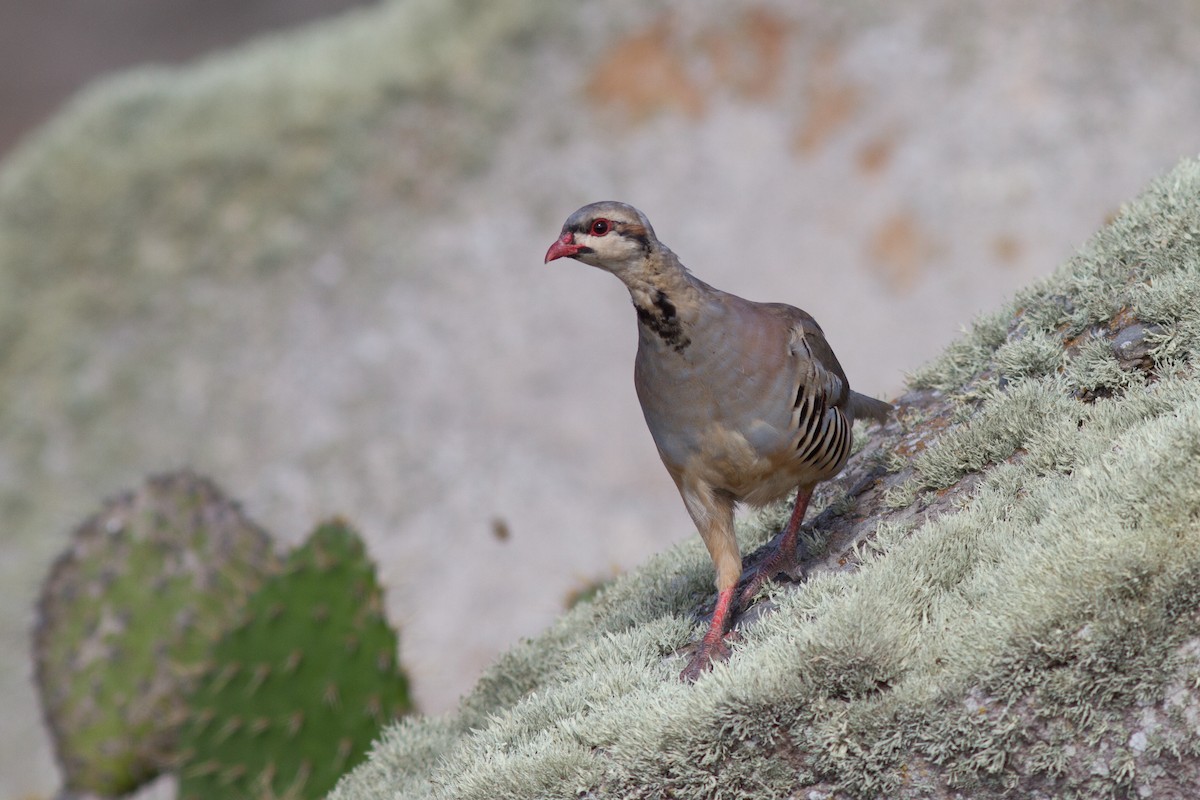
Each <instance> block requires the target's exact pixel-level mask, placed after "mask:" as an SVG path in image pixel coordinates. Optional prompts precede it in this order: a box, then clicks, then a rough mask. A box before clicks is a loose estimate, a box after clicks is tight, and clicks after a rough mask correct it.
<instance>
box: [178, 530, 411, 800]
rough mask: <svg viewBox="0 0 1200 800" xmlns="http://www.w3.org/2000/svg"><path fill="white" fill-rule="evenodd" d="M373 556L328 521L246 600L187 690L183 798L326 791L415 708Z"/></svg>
mask: <svg viewBox="0 0 1200 800" xmlns="http://www.w3.org/2000/svg"><path fill="white" fill-rule="evenodd" d="M396 650H397V635H396V632H395V630H393V629H392V628H391V626H389V625H388V623H387V620H386V619H385V618H384V614H383V596H382V592H381V591H380V588H379V584H378V582H377V580H376V577H375V565H374V564H373V563H372V562H371V560H370V559H369V558H368V557H367V555H366V551H365V549H364V547H363V544H362V541H361V540H360V539H359V538H358V535H357V534H356V533H355V532H354V531H353V530H351V529H350V528H349V527H348V526H346V524H345V523H343V522H340V521H333V522H329V523H326V524H325V525H322V526H320V527H319V528H317V530H316V531H315V532H314V533H313V534H312V536H311V537H310V538H309V540H308V541H307V542H306V543H305V544H304V545H303V546H302V547H300V548H298V549H297V550H296V551H295V552H293V553H292V554H291V555H290V556H289V557H288V560H287V563H286V565H285V567H284V569H283V571H282V572H281V573H280V574H278V575H276V576H273V577H271V578H270V579H268V580H267V582H266V583H264V584H263V586H262V588H260V589H259V590H258V591H257V592H256V593H255V594H254V595H253V596H252V597H251V598H250V599H249V601H248V602H247V605H246V608H245V610H244V612H243V613H242V614H241V615H239V623H238V625H236V626H235V627H233V628H232V629H231V630H229V631H228V632H227V633H226V634H225V636H224V637H223V638H222V639H221V640H220V641H219V642H217V643H216V645H215V646H214V647H213V649H212V652H211V657H210V659H209V669H208V672H207V674H206V675H205V676H204V677H203V678H202V679H201V681H200V683H199V685H198V686H197V687H196V690H195V691H194V692H193V693H192V694H191V695H190V696H189V698H188V711H189V713H188V722H187V724H186V725H185V726H184V728H183V730H182V733H181V742H180V748H181V755H180V786H179V796H180V798H182V800H208V798H215V797H239V798H250V799H252V800H268V798H277V797H285V798H291V799H292V800H301V798H320V797H322V796H324V794H325V793H326V792H328V791H329V790H330V789H331V788H333V784H334V782H335V781H336V780H337V778H338V776H339V775H341V774H342V773H343V772H344V771H346V770H347V769H349V768H350V767H352V766H354V765H355V764H357V763H358V762H359V761H361V760H362V758H363V757H364V756H365V754H366V750H367V747H368V746H369V745H370V743H371V741H372V740H373V739H375V737H376V736H377V735H378V734H379V730H380V728H381V727H382V725H383V724H384V723H386V722H390V721H392V720H395V719H396V718H398V717H399V716H400V715H401V714H404V713H406V712H407V711H409V710H410V708H411V706H410V703H409V698H408V681H407V678H406V677H405V675H404V673H403V671H401V670H400V668H399V666H398V665H397V663H396Z"/></svg>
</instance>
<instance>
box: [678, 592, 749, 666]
mask: <svg viewBox="0 0 1200 800" xmlns="http://www.w3.org/2000/svg"><path fill="white" fill-rule="evenodd" d="M736 589H737V587H736V586H730V587H729V588H728V589H722V590H721V591H719V592H717V607H716V608H715V609H714V610H713V615H712V622H711V623H709V626H708V633H706V634H704V638H703V639H701V640H700V643H699V644H698V645H697V646H696V652H695V653H693V654H692V658H691V660H690V661H688V665H687V666H686V667H684V669H683V672H681V673H679V679H680V680H681V681H684V682H685V683H693V682H695V680H696V679H697V678H699V677H700V673H702V672H707V671H708V670H709V669H711V668H712V662H714V661H724V660H725V659H727V658H729V645H727V644H725V633H726V632H727V631H728V629H729V617H730V612H731V611H732V606H733V593H734V591H735V590H736Z"/></svg>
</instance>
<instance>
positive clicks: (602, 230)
mask: <svg viewBox="0 0 1200 800" xmlns="http://www.w3.org/2000/svg"><path fill="white" fill-rule="evenodd" d="M611 230H612V223H611V222H609V221H608V220H606V219H598V220H595V221H593V222H592V227H591V228H589V229H588V233H590V234H592V236H603V235H604V234H606V233H608V232H609V231H611Z"/></svg>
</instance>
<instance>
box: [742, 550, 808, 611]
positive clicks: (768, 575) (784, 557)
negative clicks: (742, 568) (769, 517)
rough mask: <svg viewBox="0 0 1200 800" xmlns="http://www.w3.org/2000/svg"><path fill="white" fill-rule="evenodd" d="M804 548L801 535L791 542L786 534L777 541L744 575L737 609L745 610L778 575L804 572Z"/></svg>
mask: <svg viewBox="0 0 1200 800" xmlns="http://www.w3.org/2000/svg"><path fill="white" fill-rule="evenodd" d="M789 544H790V545H791V546H789ZM803 550H804V544H803V542H801V541H800V539H799V537H796V538H794V539H793V541H792V542H791V543H789V542H788V538H787V537H786V536H784V537H783V538H781V539H780V541H778V542H776V543H775V545H774V547H773V549H772V550H771V552H769V553H768V554H767V556H766V557H765V558H764V559H763V560H762V561H759V562H758V564H756V565H755V566H753V567H751V568H750V569H748V570H747V571H746V573H745V575H743V577H742V591H741V592H739V593H738V599H737V606H736V607H737V610H738V611H739V612H741V611H745V610H746V609H747V608H748V607H749V606H750V601H751V600H753V599H754V596H755V595H756V594H758V590H759V589H761V588H762V587H763V584H764V583H766V582H767V581H768V580H770V579H772V578H774V577H775V576H776V575H779V574H781V573H783V574H787V575H788V576H789V577H791V576H793V575H794V574H795V573H797V572H799V573H801V574H803V572H804V568H803V565H802V564H801V561H802V560H803V558H804V553H803Z"/></svg>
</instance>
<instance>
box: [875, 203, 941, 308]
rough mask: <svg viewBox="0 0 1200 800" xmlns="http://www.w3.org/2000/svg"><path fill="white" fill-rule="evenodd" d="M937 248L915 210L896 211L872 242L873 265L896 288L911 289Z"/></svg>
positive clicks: (877, 231) (901, 289)
mask: <svg viewBox="0 0 1200 800" xmlns="http://www.w3.org/2000/svg"><path fill="white" fill-rule="evenodd" d="M932 252H933V247H932V245H931V244H930V241H929V239H928V237H926V235H925V234H924V233H923V232H922V231H921V229H920V227H919V226H918V225H917V221H916V219H915V218H914V217H913V215H912V214H910V213H908V212H906V211H902V212H899V213H896V214H893V215H892V216H891V217H889V218H888V219H887V220H886V221H884V223H883V225H881V226H880V227H879V229H878V230H876V231H875V234H874V235H873V236H872V237H871V241H870V243H869V245H868V250H867V255H868V258H869V261H870V265H871V266H872V267H873V268H874V269H875V270H876V271H877V272H878V273H879V275H880V276H881V277H882V278H883V279H884V281H885V282H886V283H887V284H888V286H889V287H890V288H892V289H893V290H895V291H907V290H908V289H911V288H912V287H913V285H914V284H915V283H916V282H917V279H918V278H919V277H920V276H921V272H922V266H923V262H924V261H925V260H926V259H928V258H929V256H930V255H931V254H932Z"/></svg>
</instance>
